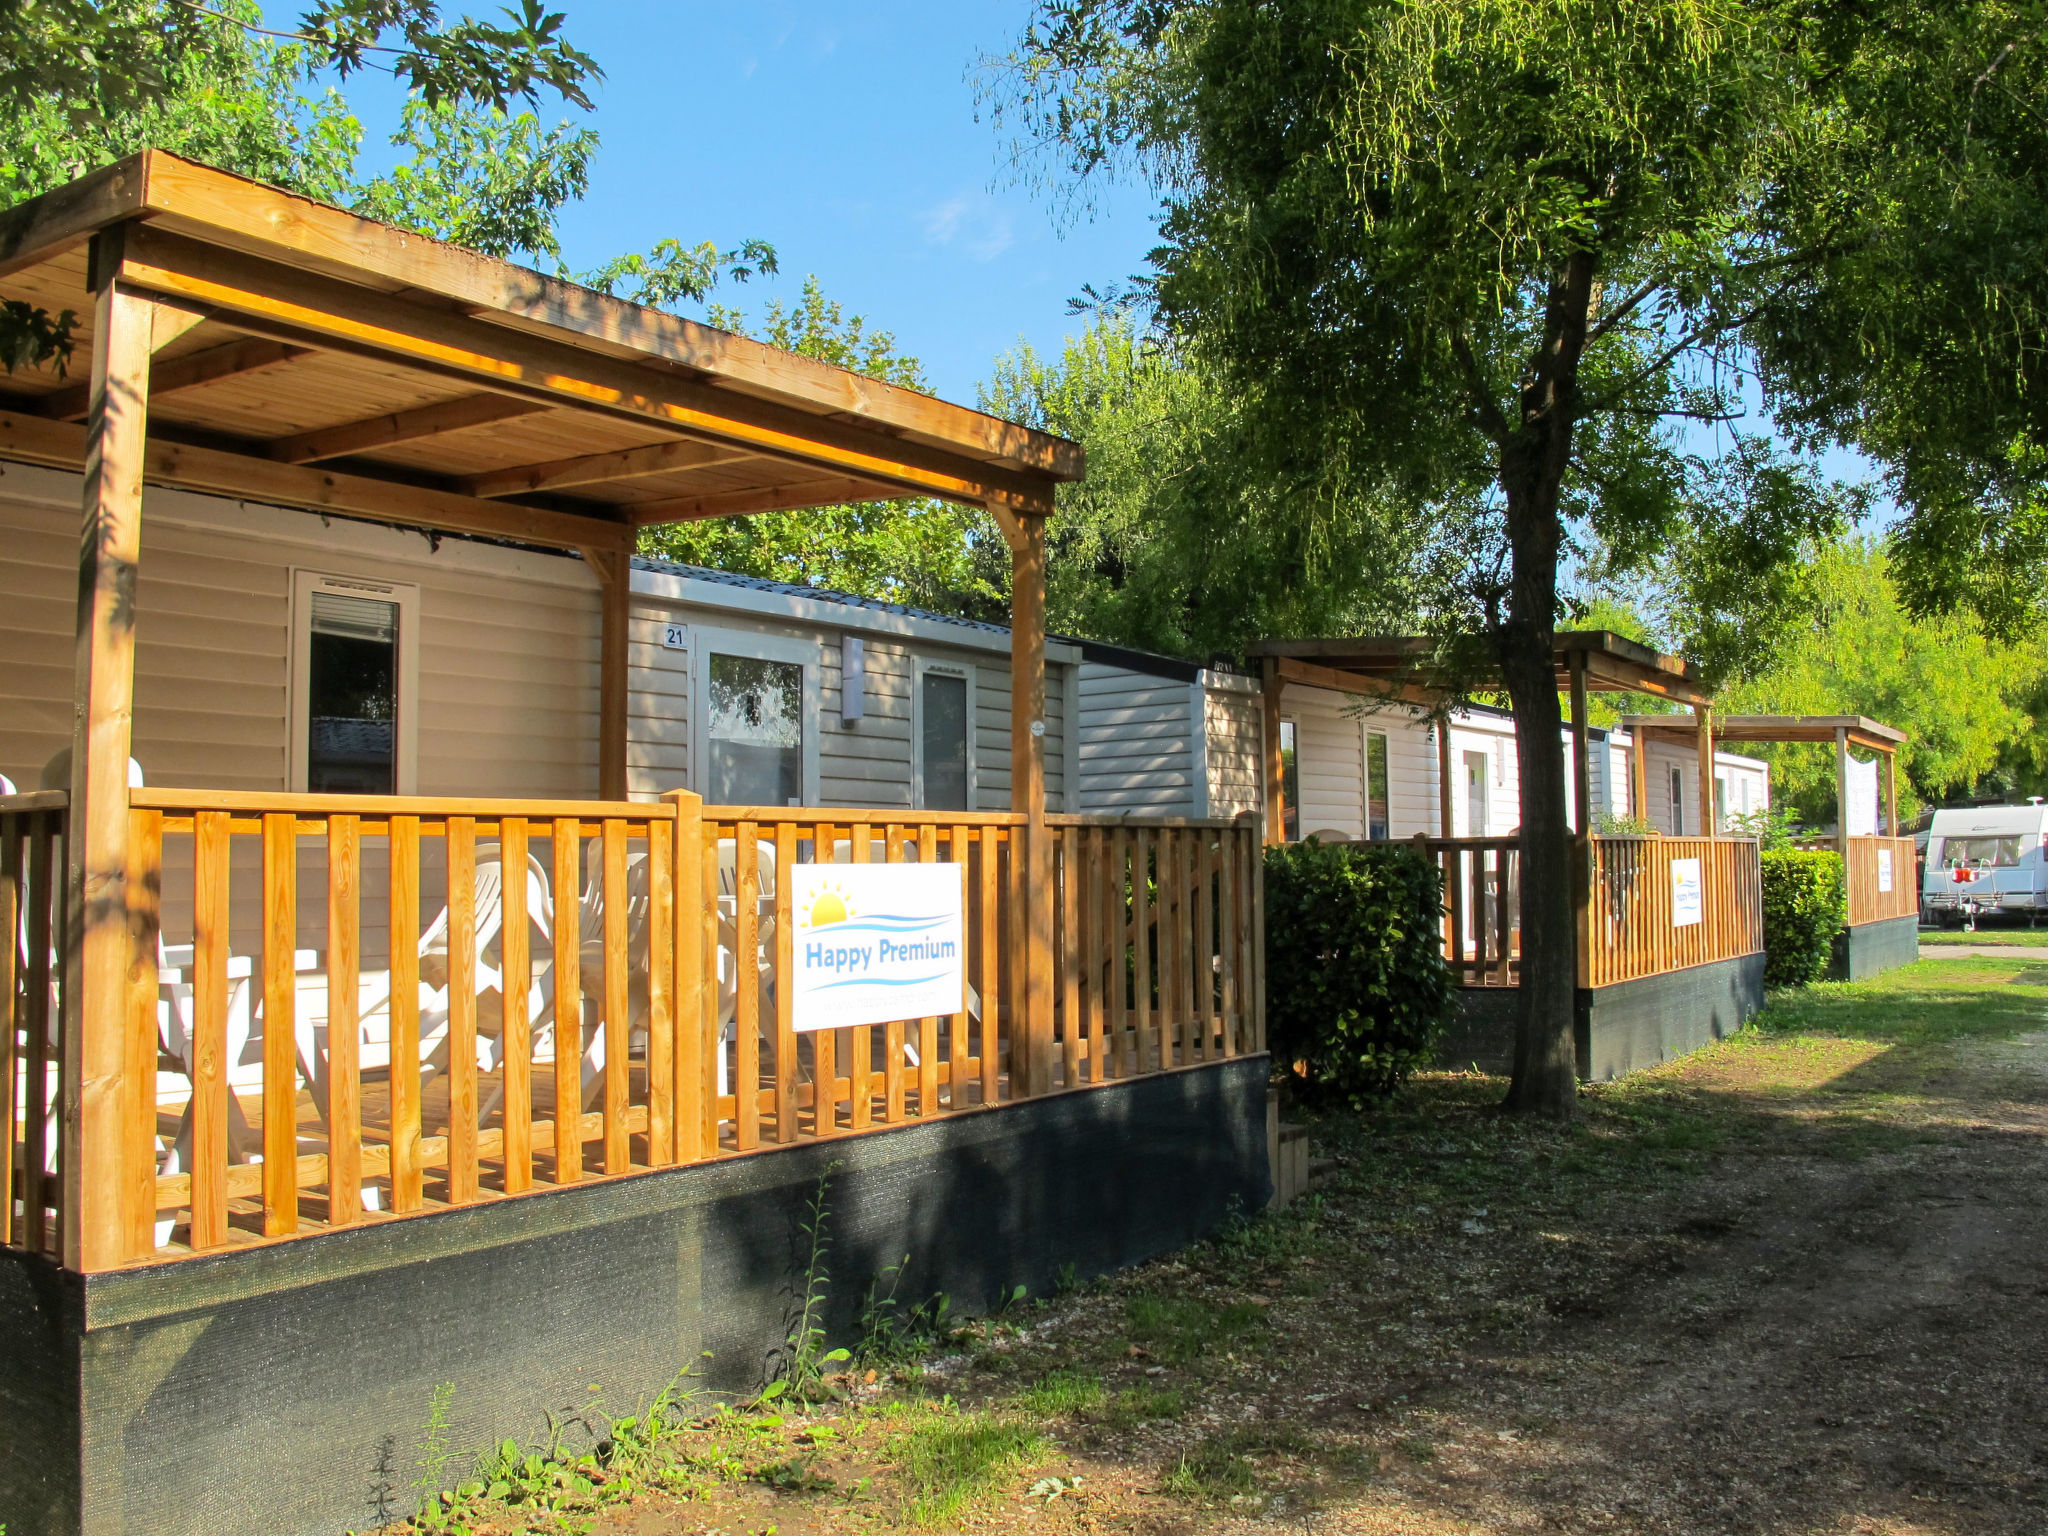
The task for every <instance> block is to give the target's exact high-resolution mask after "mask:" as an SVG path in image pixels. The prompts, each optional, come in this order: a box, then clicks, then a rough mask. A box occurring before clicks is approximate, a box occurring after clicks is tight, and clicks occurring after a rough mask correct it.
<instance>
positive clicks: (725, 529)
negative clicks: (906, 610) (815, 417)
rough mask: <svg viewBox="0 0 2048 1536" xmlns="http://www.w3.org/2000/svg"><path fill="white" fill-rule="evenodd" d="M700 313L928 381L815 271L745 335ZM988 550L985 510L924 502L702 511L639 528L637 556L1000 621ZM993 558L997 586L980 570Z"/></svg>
mask: <svg viewBox="0 0 2048 1536" xmlns="http://www.w3.org/2000/svg"><path fill="white" fill-rule="evenodd" d="M710 316H711V321H712V323H713V324H714V325H718V326H721V327H723V328H725V329H726V330H730V331H734V332H736V333H738V334H740V335H753V336H754V337H755V338H756V339H758V340H761V341H765V342H767V343H768V344H769V345H770V346H775V347H781V348H784V349H785V350H787V351H791V352H795V353H797V354H799V355H800V356H803V357H811V358H816V359H817V360H818V361H820V362H823V363H829V364H831V365H832V366H834V367H836V368H847V369H851V370H852V371H853V372H855V373H860V374H865V375H866V376H867V377H869V378H872V379H879V380H881V381H883V382H884V383H889V384H895V385H899V386H901V387H903V388H906V389H916V390H923V389H925V387H926V385H925V379H924V370H923V369H922V367H920V365H919V363H918V361H917V359H916V358H914V357H910V356H908V355H906V354H904V353H902V352H900V351H899V350H898V349H897V345H896V338H895V337H894V336H893V335H892V334H891V333H890V332H888V331H885V330H878V329H875V328H873V327H871V326H870V325H869V324H868V322H867V320H866V318H865V317H863V316H860V315H848V314H846V313H845V311H844V310H843V309H842V307H841V306H840V305H839V304H837V303H834V302H832V301H831V300H828V299H827V298H826V297H825V295H824V291H823V290H822V289H821V288H820V287H819V285H818V280H817V279H816V278H815V277H812V278H808V279H806V280H805V282H804V289H803V296H802V297H801V298H800V299H799V300H798V301H797V302H796V303H795V304H794V305H784V304H783V303H782V302H781V301H780V300H779V299H778V300H771V301H770V302H769V304H768V306H767V310H766V312H765V314H764V315H763V317H762V321H761V324H760V325H759V326H758V327H756V328H754V329H752V330H749V328H748V326H747V323H746V317H745V316H744V315H742V314H740V313H739V312H738V311H737V310H732V309H725V308H721V307H718V306H716V305H714V306H713V307H712V309H711V311H710ZM990 549H993V550H1006V549H1007V546H1006V545H1005V544H1004V543H1003V539H1002V535H1001V534H1000V533H999V532H998V531H997V530H996V528H995V525H994V523H993V522H991V521H990V519H989V517H988V515H987V513H985V512H982V511H980V510H978V509H968V508H964V507H958V506H955V505H953V504H951V503H949V502H941V501H927V500H907V501H871V502H854V503H848V504H845V505H839V506H829V507H813V508H809V509H806V510H805V511H802V512H764V513H760V514H757V515H755V516H751V517H721V518H707V519H705V520H703V521H700V522H692V523H676V524H671V525H668V526H666V527H660V528H649V529H645V530H643V531H642V533H641V535H640V550H641V553H643V554H647V555H652V556H655V557H656V558H658V559H663V560H677V561H682V562H684V563H686V564H691V565H708V566H713V567H716V568H717V569H719V570H722V571H735V572H738V573H740V574H742V575H747V576H758V577H762V578H764V579H766V580H770V581H786V582H793V583H796V584H797V585H800V586H814V587H822V588H826V589H829V590H831V591H835V592H850V593H853V594H854V595H856V596H860V597H872V598H880V599H883V600H885V601H887V602H893V603H907V604H910V605H913V606H916V607H924V608H934V609H938V610H940V611H942V612H947V613H961V614H967V615H970V616H974V617H979V618H985V619H991V620H995V621H997V622H1003V621H1006V620H1007V619H1008V617H1009V608H1008V590H1009V587H1008V582H1009V577H1008V563H1007V562H1008V555H1007V553H1005V554H1003V555H1002V556H1001V559H1000V561H997V560H996V557H995V556H993V555H985V554H984V551H986V550H990ZM996 565H1000V569H1001V572H1002V582H1001V585H1000V586H995V585H991V584H990V583H989V582H988V581H986V580H985V579H984V577H983V573H982V568H983V567H984V566H991V567H993V566H996Z"/></svg>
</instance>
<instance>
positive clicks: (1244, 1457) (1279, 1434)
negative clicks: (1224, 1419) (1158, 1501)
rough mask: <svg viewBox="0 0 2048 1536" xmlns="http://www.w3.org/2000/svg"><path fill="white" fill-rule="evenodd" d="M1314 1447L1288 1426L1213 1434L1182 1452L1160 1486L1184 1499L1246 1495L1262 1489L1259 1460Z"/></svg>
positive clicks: (1299, 1453)
mask: <svg viewBox="0 0 2048 1536" xmlns="http://www.w3.org/2000/svg"><path fill="white" fill-rule="evenodd" d="M1314 1451H1315V1446H1314V1444H1313V1443H1312V1442H1311V1441H1310V1440H1309V1439H1308V1437H1307V1436H1305V1435H1303V1434H1302V1433H1301V1432H1300V1431H1299V1430H1297V1429H1295V1428H1294V1427H1293V1426H1292V1425H1289V1424H1275V1425H1262V1426H1258V1427H1255V1428H1245V1429H1234V1430H1230V1431H1228V1432H1227V1433H1224V1434H1220V1435H1210V1436H1209V1437H1207V1438H1206V1439H1204V1440H1201V1441H1199V1442H1197V1443H1196V1444H1194V1445H1192V1446H1190V1447H1188V1448H1187V1449H1186V1450H1184V1451H1182V1452H1181V1455H1180V1459H1179V1461H1177V1462H1176V1463H1175V1464H1174V1465H1173V1466H1171V1467H1169V1468H1168V1469H1167V1471H1166V1474H1165V1475H1164V1476H1163V1477H1161V1478H1160V1480H1159V1486H1160V1487H1161V1489H1163V1490H1164V1491H1165V1492H1167V1493H1172V1494H1178V1495H1179V1496H1180V1497H1182V1498H1192V1499H1217V1498H1227V1497H1231V1496H1235V1495H1239V1494H1247V1493H1251V1492H1252V1491H1254V1490H1255V1489H1256V1488H1257V1487H1258V1486H1259V1478H1258V1470H1259V1469H1258V1463H1257V1460H1256V1458H1257V1457H1259V1456H1260V1455H1266V1454H1275V1453H1277V1454H1281V1455H1290V1456H1308V1455H1312V1454H1313V1453H1314Z"/></svg>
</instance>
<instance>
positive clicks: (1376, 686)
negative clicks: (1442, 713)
mask: <svg viewBox="0 0 2048 1536" xmlns="http://www.w3.org/2000/svg"><path fill="white" fill-rule="evenodd" d="M1277 660H1278V668H1279V675H1280V679H1281V681H1282V682H1288V683H1299V684H1301V685H1302V686H1303V687H1305V688H1329V689H1333V690H1335V691H1336V692H1338V693H1356V694H1364V695H1366V696H1368V697H1371V698H1378V699H1389V700H1394V701H1397V702H1399V703H1402V704H1413V705H1415V706H1416V707H1417V708H1420V709H1435V708H1437V707H1438V706H1439V705H1441V704H1442V703H1443V701H1444V700H1443V695H1442V694H1440V693H1436V692H1433V691H1431V690H1430V689H1428V688H1424V687H1420V686H1418V685H1417V684H1414V683H1397V682H1395V681H1393V680H1392V679H1391V678H1384V677H1373V676H1370V675H1368V674H1366V673H1363V672H1345V671H1342V670H1340V669H1338V668H1336V667H1325V666H1321V665H1319V664H1318V663H1316V662H1313V661H1303V660H1301V659H1299V658H1298V657H1293V656H1283V657H1279V658H1278V659H1277Z"/></svg>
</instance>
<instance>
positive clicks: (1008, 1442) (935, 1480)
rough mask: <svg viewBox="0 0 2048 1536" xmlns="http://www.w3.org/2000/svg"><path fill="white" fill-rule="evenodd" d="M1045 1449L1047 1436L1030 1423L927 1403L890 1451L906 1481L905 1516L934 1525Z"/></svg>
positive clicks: (993, 1488)
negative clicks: (928, 1404)
mask: <svg viewBox="0 0 2048 1536" xmlns="http://www.w3.org/2000/svg"><path fill="white" fill-rule="evenodd" d="M1044 1450H1045V1438H1044V1437H1043V1436H1042V1435H1040V1434H1039V1433H1038V1431H1037V1430H1035V1429H1032V1428H1031V1427H1030V1426H1028V1425H1025V1424H1020V1423H1018V1422H1016V1421H1015V1420H1014V1419H1009V1418H1005V1417H1002V1416H1000V1415H997V1414H993V1413H986V1412H975V1411H971V1410H966V1409H962V1408H959V1407H957V1406H954V1405H952V1404H947V1403H941V1404H935V1405H931V1406H927V1407H925V1408H923V1409H922V1410H921V1411H920V1412H919V1413H918V1415H917V1418H916V1422H914V1423H913V1424H912V1425H911V1427H910V1428H909V1429H908V1430H906V1431H904V1432H903V1433H902V1434H900V1435H898V1436H897V1437H896V1438H895V1439H894V1440H892V1441H891V1442H890V1443H889V1447H888V1454H889V1460H890V1461H891V1462H892V1463H893V1464H894V1466H895V1470H896V1475H897V1478H898V1480H899V1481H900V1483H901V1485H902V1490H903V1513H904V1517H905V1518H906V1519H907V1520H908V1521H909V1522H910V1523H911V1524H912V1525H918V1526H935V1525H942V1524H946V1523H948V1522H951V1521H954V1520H956V1519H957V1518H958V1517H959V1516H960V1515H961V1514H962V1513H963V1512H965V1511H966V1510H967V1509H968V1508H969V1506H971V1505H973V1504H975V1503H978V1502H979V1501H980V1500H982V1499H985V1498H987V1497H988V1496H989V1495H990V1494H992V1493H995V1492H996V1491H997V1490H998V1489H999V1488H1000V1487H1001V1486H1002V1485H1003V1483H1004V1481H1005V1480H1006V1479H1007V1478H1008V1476H1009V1474H1011V1473H1012V1472H1015V1471H1016V1470H1017V1469H1018V1468H1020V1467H1022V1466H1024V1465H1026V1464H1027V1463H1029V1462H1030V1461H1032V1460H1033V1459H1034V1458H1036V1457H1037V1456H1039V1455H1041V1454H1042V1453H1043V1452H1044Z"/></svg>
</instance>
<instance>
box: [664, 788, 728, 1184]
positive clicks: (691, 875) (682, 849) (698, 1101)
mask: <svg viewBox="0 0 2048 1536" xmlns="http://www.w3.org/2000/svg"><path fill="white" fill-rule="evenodd" d="M663 798H664V799H666V800H668V801H670V802H671V803H672V804H673V805H674V806H675V809H676V836H675V868H674V872H673V885H674V889H675V902H674V905H673V907H672V908H671V917H672V920H673V923H674V932H675V937H674V940H673V948H674V950H675V980H674V994H675V1022H674V1028H673V1031H672V1033H673V1036H674V1041H675V1045H674V1058H673V1061H674V1070H675V1100H674V1106H673V1113H674V1119H675V1156H676V1161H677V1162H679V1163H693V1162H695V1161H697V1159H699V1158H701V1157H708V1156H710V1154H711V1153H712V1152H713V1151H715V1150H716V1149H717V1145H718V1142H717V1136H716V1127H715V1126H714V1127H712V1128H711V1129H712V1132H713V1134H712V1135H711V1136H710V1137H709V1138H707V1137H706V1135H705V1130H706V1125H705V1117H706V1115H707V1114H710V1113H713V1112H714V1111H712V1110H707V1108H706V1105H705V1101H706V1100H707V1099H712V1100H715V1099H716V1098H717V1093H716V1091H715V1090H714V1089H713V1088H711V1087H708V1086H707V1084H706V1081H705V1079H706V1074H707V1072H708V1071H709V1069H710V1065H711V1062H710V1056H711V1052H712V1051H713V1050H715V1049H716V1047H717V1042H716V1039H715V1036H716V1033H717V1027H718V1011H717V1000H716V997H715V995H714V997H713V1000H712V1004H711V1008H710V1011H709V1013H708V1015H707V1013H706V1011H705V1006H704V969H705V967H704V930H705V926H706V924H707V923H715V922H716V920H717V916H716V914H717V911H718V908H717V904H716V903H707V902H705V901H704V896H703V892H704V869H703V866H704V863H705V862H706V861H705V856H704V805H703V802H702V801H701V800H699V799H698V798H697V796H695V795H693V794H690V793H689V792H688V791H687V790H673V791H671V792H670V793H669V794H667V795H665V796H664V797H663ZM712 862H714V864H715V861H712ZM714 877H715V873H714ZM707 907H708V908H709V910H708V912H707V910H706V908H707ZM713 986H714V989H715V987H716V980H715V977H714V980H713Z"/></svg>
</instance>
